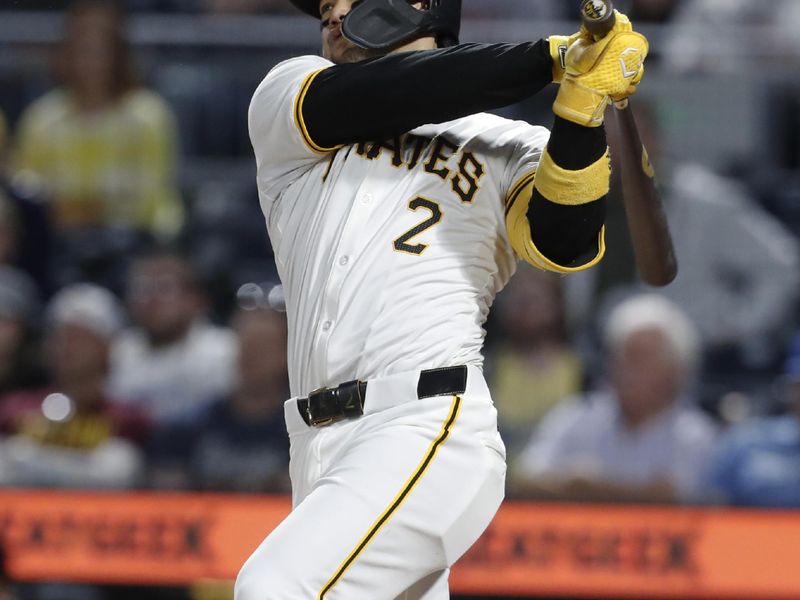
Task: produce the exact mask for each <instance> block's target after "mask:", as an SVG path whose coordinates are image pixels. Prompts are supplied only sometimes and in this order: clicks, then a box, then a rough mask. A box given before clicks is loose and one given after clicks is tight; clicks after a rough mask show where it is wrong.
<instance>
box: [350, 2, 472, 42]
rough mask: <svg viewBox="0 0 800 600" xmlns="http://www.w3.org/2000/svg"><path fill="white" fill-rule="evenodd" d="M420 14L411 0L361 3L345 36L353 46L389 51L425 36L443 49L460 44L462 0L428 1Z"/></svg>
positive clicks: (352, 15) (356, 8)
mask: <svg viewBox="0 0 800 600" xmlns="http://www.w3.org/2000/svg"><path fill="white" fill-rule="evenodd" d="M426 4H427V8H426V9H422V10H418V9H416V8H414V7H413V6H412V5H411V4H410V3H409V0H361V2H360V3H358V5H354V7H353V8H352V9H351V10H350V12H349V13H348V15H347V16H346V17H345V19H344V21H343V22H342V33H344V36H345V37H346V38H347V39H348V40H350V41H351V42H353V43H354V44H356V45H358V46H361V47H362V48H368V49H372V50H387V49H390V48H392V47H396V46H399V45H402V44H404V43H406V42H410V41H411V40H413V39H416V38H418V37H421V36H424V35H436V37H437V41H438V42H439V44H440V45H441V46H452V45H454V44H457V43H458V34H459V30H460V28H461V0H427V2H426Z"/></svg>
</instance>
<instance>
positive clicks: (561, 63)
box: [547, 31, 583, 83]
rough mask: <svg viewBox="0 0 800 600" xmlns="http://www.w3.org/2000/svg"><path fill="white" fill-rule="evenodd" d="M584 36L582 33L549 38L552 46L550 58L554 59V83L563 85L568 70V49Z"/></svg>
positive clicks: (548, 41)
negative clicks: (562, 81)
mask: <svg viewBox="0 0 800 600" xmlns="http://www.w3.org/2000/svg"><path fill="white" fill-rule="evenodd" d="M581 35H583V32H582V31H578V32H576V33H573V34H572V35H551V36H550V37H548V38H547V43H548V44H549V45H550V57H551V58H552V59H553V83H561V80H562V79H563V78H564V72H565V71H566V70H567V63H566V56H567V49H568V48H569V47H570V46H571V45H572V43H573V42H574V41H575V40H577V39H578V38H579V37H581Z"/></svg>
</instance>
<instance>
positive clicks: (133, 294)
mask: <svg viewBox="0 0 800 600" xmlns="http://www.w3.org/2000/svg"><path fill="white" fill-rule="evenodd" d="M127 302H128V307H129V312H130V315H131V317H132V319H133V322H134V327H132V328H130V329H129V330H127V331H126V332H124V333H123V334H122V335H121V336H120V338H119V339H118V340H117V342H116V343H115V345H114V348H113V353H112V363H111V389H112V390H113V391H114V393H115V394H116V395H117V396H119V397H121V398H128V399H130V401H132V402H134V403H135V404H136V405H137V406H140V407H141V408H142V409H144V410H145V411H147V412H148V413H149V414H150V415H151V417H152V418H153V420H154V421H155V422H156V423H158V424H160V425H163V424H166V423H167V422H174V421H186V420H188V419H190V418H194V417H195V415H196V414H197V411H198V410H204V409H205V408H207V406H208V405H209V404H210V403H211V402H213V401H215V400H217V399H219V398H223V397H227V396H228V395H229V394H230V393H231V390H232V389H233V381H234V369H235V361H236V337H235V335H234V333H233V332H232V331H230V330H229V329H227V328H222V327H216V326H214V325H212V324H211V323H209V322H208V320H207V313H208V303H207V300H206V294H205V290H204V289H203V286H202V284H201V282H200V281H199V279H198V277H197V275H196V273H195V272H194V271H193V269H192V266H191V264H190V263H189V261H188V260H187V259H186V258H184V257H183V256H181V255H180V254H178V253H176V252H173V251H170V250H164V249H156V250H154V251H152V252H151V253H149V254H146V255H143V256H141V257H139V258H138V259H137V260H135V261H134V263H133V264H132V266H131V269H130V271H129V274H128V280H127Z"/></svg>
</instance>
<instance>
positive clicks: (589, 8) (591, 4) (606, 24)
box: [580, 0, 617, 39]
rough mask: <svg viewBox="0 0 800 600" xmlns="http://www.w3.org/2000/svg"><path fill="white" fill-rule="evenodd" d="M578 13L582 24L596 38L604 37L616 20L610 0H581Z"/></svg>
mask: <svg viewBox="0 0 800 600" xmlns="http://www.w3.org/2000/svg"><path fill="white" fill-rule="evenodd" d="M580 13H581V21H582V22H583V26H584V27H586V30H587V31H588V32H589V33H591V34H592V35H593V36H594V37H595V38H596V39H600V38H602V37H605V35H606V34H607V33H608V32H609V31H611V29H613V27H614V24H615V23H616V21H617V17H616V15H615V14H614V5H613V4H612V3H611V0H583V1H582V2H581V8H580Z"/></svg>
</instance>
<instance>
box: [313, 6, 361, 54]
mask: <svg viewBox="0 0 800 600" xmlns="http://www.w3.org/2000/svg"><path fill="white" fill-rule="evenodd" d="M355 2H356V0H322V2H320V4H319V13H320V18H321V19H322V21H321V22H320V27H321V29H322V56H324V57H325V58H327V59H328V60H329V61H331V62H334V63H337V64H339V63H351V62H358V61H360V60H364V59H365V58H369V56H371V53H370V52H369V51H368V50H365V49H363V48H359V47H358V46H356V45H355V44H354V43H352V42H351V41H349V40H348V39H347V38H345V37H344V35H342V19H344V17H345V15H347V13H349V12H350V9H351V8H352V7H353V4H355Z"/></svg>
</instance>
